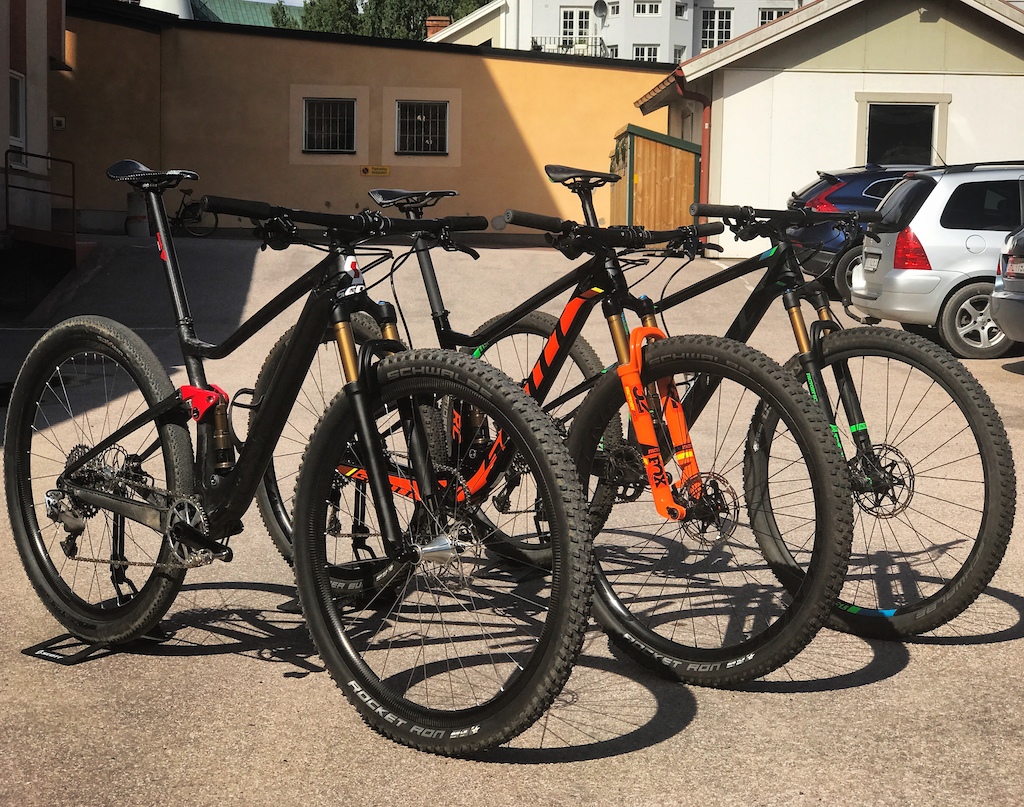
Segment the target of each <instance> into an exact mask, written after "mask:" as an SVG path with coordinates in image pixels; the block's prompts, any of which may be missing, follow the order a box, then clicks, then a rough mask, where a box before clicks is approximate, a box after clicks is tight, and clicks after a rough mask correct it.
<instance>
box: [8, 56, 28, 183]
mask: <svg viewBox="0 0 1024 807" xmlns="http://www.w3.org/2000/svg"><path fill="white" fill-rule="evenodd" d="M10 93H11V110H10V129H11V131H10V140H9V141H8V142H9V144H10V146H9V147H10V148H11V149H12V150H14V151H20V152H26V151H28V82H27V81H26V79H25V75H24V74H23V73H19V72H17V71H15V70H11V81H10ZM27 164H28V158H27V157H25V156H24V155H23V154H22V155H21V156H19V155H17V154H12V155H11V165H15V166H20V167H24V166H26V165H27Z"/></svg>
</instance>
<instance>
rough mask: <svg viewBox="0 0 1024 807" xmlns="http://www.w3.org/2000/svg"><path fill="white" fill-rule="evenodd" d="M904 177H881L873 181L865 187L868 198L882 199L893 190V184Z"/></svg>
mask: <svg viewBox="0 0 1024 807" xmlns="http://www.w3.org/2000/svg"><path fill="white" fill-rule="evenodd" d="M902 178H903V177H890V178H889V179H880V180H878V181H877V182H872V183H871V184H870V185H868V186H867V187H866V188H865V189H864V195H865V196H866V197H867V198H868V199H881V198H882V197H884V196H885V195H886V194H887V193H888V192H889V191H891V190H892V186H893V185H895V184H896V183H897V182H899V181H900V180H901V179H902Z"/></svg>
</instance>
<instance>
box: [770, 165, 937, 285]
mask: <svg viewBox="0 0 1024 807" xmlns="http://www.w3.org/2000/svg"><path fill="white" fill-rule="evenodd" d="M929 167H930V166H927V165H878V164H876V163H869V164H868V165H858V166H854V167H853V168H844V169H843V170H842V171H818V178H817V179H816V180H815V181H814V182H812V183H811V184H810V185H808V186H807V187H805V188H803V189H802V190H799V191H793V194H792V195H791V196H790V198H789V201H788V202H787V207H789V209H790V210H795V209H796V208H799V207H806V208H808V209H810V210H819V211H823V212H827V213H832V212H835V211H838V210H841V211H844V212H846V211H849V210H874V209H875V208H876V207H878V204H879V203H880V202H881V201H882V199H883V198H884V197H885V195H886V194H887V193H888V192H889V191H890V190H891V189H892V187H893V185H895V184H896V183H897V182H899V181H900V180H901V179H903V177H904V176H906V175H907V173H908V172H910V171H919V170H921V169H923V168H929ZM789 232H790V235H792V236H793V238H795V239H796V240H797V241H798V242H799V243H801V244H803V245H804V246H806V247H807V248H808V249H807V251H806V252H805V253H804V257H803V264H804V271H805V272H806V273H807V274H808V275H813V276H815V277H818V276H821V275H822V273H823V272H825V271H826V270H827V269H828V267H829V263H830V262H831V261H832V259H833V258H835V257H836V255H838V254H839V253H845V254H843V256H842V258H841V259H840V263H839V265H838V266H837V267H836V268H835V271H834V272H833V273H832V274H831V275H830V276H829V277H822V280H823V281H825V285H826V287H827V288H830V290H831V291H834V292H835V295H834V296H835V298H836V299H837V300H846V301H849V299H850V282H849V278H850V275H851V274H852V272H853V266H854V264H855V262H859V261H860V249H859V246H860V238H855V239H852V241H851V243H847V238H846V235H845V234H844V233H843V232H842V231H841V230H836V229H834V228H833V227H832V226H831V225H829V224H819V225H816V226H814V227H794V228H792V229H791V230H790V231H789Z"/></svg>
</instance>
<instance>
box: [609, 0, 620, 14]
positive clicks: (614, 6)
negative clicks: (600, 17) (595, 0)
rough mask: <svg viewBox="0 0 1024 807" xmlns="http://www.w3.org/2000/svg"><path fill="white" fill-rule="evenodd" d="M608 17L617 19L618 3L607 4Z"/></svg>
mask: <svg viewBox="0 0 1024 807" xmlns="http://www.w3.org/2000/svg"><path fill="white" fill-rule="evenodd" d="M608 16H609V17H618V16H619V4H618V3H609V4H608Z"/></svg>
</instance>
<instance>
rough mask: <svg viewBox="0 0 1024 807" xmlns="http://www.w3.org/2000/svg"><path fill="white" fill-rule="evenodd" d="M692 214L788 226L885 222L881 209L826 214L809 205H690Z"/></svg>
mask: <svg viewBox="0 0 1024 807" xmlns="http://www.w3.org/2000/svg"><path fill="white" fill-rule="evenodd" d="M690 214H691V215H692V216H694V217H698V216H703V217H706V218H722V219H732V220H734V221H736V222H738V223H749V222H752V221H754V220H758V219H760V220H767V221H771V222H772V223H774V224H781V225H785V226H795V225H800V224H803V225H808V224H822V223H825V222H858V223H859V222H865V223H867V222H872V221H881V220H882V214H881V213H879V212H878V211H877V210H855V211H854V210H851V211H845V212H843V211H836V212H832V213H824V212H821V211H817V210H808V209H807V208H796V209H792V210H790V209H787V210H767V209H760V208H754V207H746V206H743V205H711V204H698V203H696V202H695V203H694V204H692V205H690Z"/></svg>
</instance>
